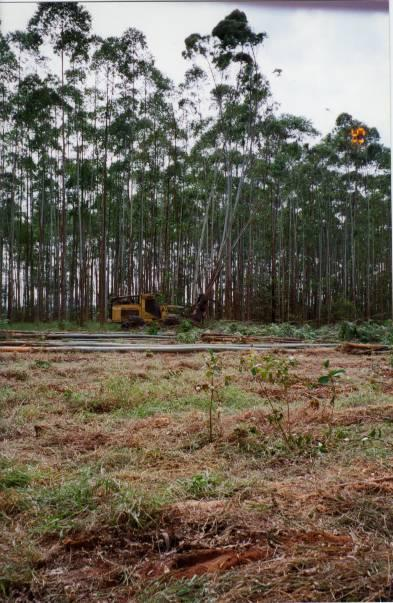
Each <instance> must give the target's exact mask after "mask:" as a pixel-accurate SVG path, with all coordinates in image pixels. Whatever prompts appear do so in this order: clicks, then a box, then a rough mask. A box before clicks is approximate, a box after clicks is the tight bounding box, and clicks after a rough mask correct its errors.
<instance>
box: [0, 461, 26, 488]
mask: <svg viewBox="0 0 393 603" xmlns="http://www.w3.org/2000/svg"><path fill="white" fill-rule="evenodd" d="M30 481H31V477H30V474H29V473H28V472H27V471H26V470H24V469H20V468H18V467H14V466H12V465H9V464H6V463H1V464H0V490H5V489H6V488H25V487H26V486H28V485H29V483H30Z"/></svg>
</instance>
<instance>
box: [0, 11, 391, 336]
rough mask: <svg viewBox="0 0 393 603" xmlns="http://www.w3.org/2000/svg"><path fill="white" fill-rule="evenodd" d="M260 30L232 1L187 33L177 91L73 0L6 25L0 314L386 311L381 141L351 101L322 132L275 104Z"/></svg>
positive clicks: (385, 160) (0, 76)
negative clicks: (146, 303)
mask: <svg viewBox="0 0 393 603" xmlns="http://www.w3.org/2000/svg"><path fill="white" fill-rule="evenodd" d="M267 34H268V32H267V33H265V32H257V33H256V32H254V31H253V30H252V28H251V26H250V25H249V23H248V20H247V16H246V14H245V13H244V12H242V11H240V10H238V9H236V10H233V11H232V12H231V13H230V14H229V15H228V16H226V17H225V18H223V19H222V20H221V21H220V22H218V23H217V25H216V26H215V27H214V29H213V30H212V32H210V33H209V32H201V33H193V32H192V29H191V28H190V32H189V36H188V37H187V38H186V39H185V43H184V51H183V58H184V62H185V65H186V67H187V69H186V72H185V77H184V81H182V82H181V83H180V84H179V85H175V84H174V83H173V82H172V81H170V79H168V77H166V76H165V75H164V74H163V73H162V72H160V70H159V69H158V68H157V67H156V66H155V61H154V57H153V56H152V54H151V53H150V51H149V48H148V47H147V43H146V39H145V36H144V34H143V32H141V31H138V30H136V29H134V28H133V27H132V26H130V27H128V28H127V29H125V31H124V33H123V34H122V35H120V36H117V37H115V36H111V37H107V38H101V37H99V36H97V35H95V34H94V32H93V31H92V19H91V15H90V14H89V12H88V10H86V9H85V8H84V7H83V6H81V5H79V4H78V3H71V2H64V3H56V2H47V3H40V4H38V5H37V9H36V12H35V14H34V16H33V17H32V18H31V19H30V21H29V23H28V25H27V28H26V30H25V31H15V32H12V33H9V34H7V35H5V34H0V36H1V37H0V53H1V59H0V110H1V132H0V154H1V158H0V165H1V193H0V195H1V196H0V292H1V295H0V316H3V317H4V318H8V319H9V320H43V321H45V320H60V321H62V320H65V319H69V320H77V321H79V322H80V323H81V324H82V323H83V322H84V321H86V320H90V319H93V318H98V319H99V320H100V321H101V322H103V321H104V320H106V318H107V315H108V299H109V297H110V295H127V294H128V295H131V294H137V293H139V292H144V291H151V292H156V293H158V292H159V293H160V294H161V296H162V298H163V299H164V300H166V301H167V302H168V303H172V304H183V305H186V304H192V303H194V302H195V300H196V298H197V296H198V295H199V294H200V293H201V292H207V293H208V294H209V296H210V300H211V302H210V304H211V312H212V313H213V314H214V315H215V316H216V317H224V318H227V319H233V320H264V321H269V322H270V321H272V322H275V321H290V320H298V321H304V320H316V321H318V322H319V323H323V322H329V321H334V320H339V319H355V318H361V319H370V318H376V319H382V318H386V317H388V316H389V315H390V314H391V311H392V308H391V279H390V264H391V250H390V238H391V228H390V149H388V148H387V147H386V146H384V145H383V144H382V143H381V140H380V136H379V133H378V131H377V130H376V128H374V127H373V124H365V123H364V122H363V121H362V119H361V117H362V116H361V115H359V116H352V115H349V114H348V113H346V112H345V108H343V112H342V113H341V114H339V115H337V118H336V122H335V127H334V129H333V130H332V131H331V132H330V133H329V134H327V135H325V136H323V137H322V136H321V135H320V133H319V132H317V131H316V129H315V127H314V126H313V124H312V123H311V121H310V120H309V119H308V118H307V116H301V115H290V114H283V113H281V112H280V107H279V106H278V104H277V103H276V102H275V100H274V98H273V96H272V93H271V89H270V85H269V80H268V78H267V75H266V74H264V73H263V70H262V68H261V65H263V45H264V41H265V38H266V36H267ZM273 42H274V41H273ZM284 75H285V74H284ZM270 76H271V77H283V75H281V72H280V69H276V70H275V72H274V73H273V74H270ZM308 93H309V92H308V91H306V90H305V94H308ZM358 126H362V127H364V128H365V130H366V137H365V144H363V145H354V144H353V143H352V141H351V130H352V128H354V127H358Z"/></svg>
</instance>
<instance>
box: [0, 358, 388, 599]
mask: <svg viewBox="0 0 393 603" xmlns="http://www.w3.org/2000/svg"><path fill="white" fill-rule="evenodd" d="M291 354H292V355H293V356H294V358H295V360H296V361H297V364H296V366H294V367H293V368H292V369H291V373H292V374H293V381H292V384H291V386H290V387H289V388H288V390H287V391H282V388H280V387H279V386H278V385H277V384H275V383H272V384H264V385H261V384H260V383H258V382H257V381H256V380H255V379H253V378H252V375H251V373H250V372H249V371H247V370H242V371H239V362H240V355H239V353H234V352H225V353H222V354H220V355H219V359H220V362H221V364H222V374H221V375H218V376H217V385H218V388H219V394H220V396H221V399H222V409H221V418H220V420H219V421H218V420H217V419H216V420H215V422H214V428H215V432H214V440H213V442H211V443H210V442H209V437H208V436H209V432H208V426H207V418H208V413H207V408H208V401H207V397H208V392H207V391H205V390H204V389H203V384H204V383H205V382H206V380H207V377H206V366H205V361H206V354H203V353H195V354H187V356H186V357H182V356H181V355H176V354H161V355H159V354H156V355H153V354H152V353H146V354H145V353H139V354H138V353H130V354H117V353H107V354H105V353H95V354H89V355H85V354H80V353H72V352H68V353H51V354H50V353H45V352H42V353H41V352H37V353H34V354H23V353H4V354H2V355H0V524H1V525H0V600H5V601H13V602H14V601H31V600H33V601H43V602H44V601H45V602H46V601H51V602H56V603H58V602H62V601H106V602H109V601H113V602H115V601H116V602H123V601H124V602H125V601H136V602H140V603H146V602H150V601H151V602H153V601H154V602H164V601H165V602H168V601H169V602H175V601H176V602H178V601H179V602H180V601H181V602H183V601H184V602H186V601H189V602H196V601H225V602H238V601H266V602H267V601H269V602H272V601H274V602H277V601H391V600H393V581H392V577H393V574H392V566H393V549H392V533H393V506H392V504H391V501H392V494H393V471H392V459H393V367H392V362H391V357H390V355H389V354H381V355H377V356H352V355H348V354H344V353H341V352H338V351H335V350H331V349H330V350H327V349H322V348H321V349H320V350H312V351H304V350H302V351H297V352H291ZM261 358H262V355H261ZM277 358H281V359H283V360H284V359H285V358H288V354H286V353H285V352H280V353H277ZM326 359H329V360H330V368H333V369H336V368H337V369H338V368H341V369H344V370H345V373H344V374H342V376H341V377H340V378H337V399H336V403H335V409H334V414H333V416H332V413H331V409H332V407H331V406H330V404H329V400H330V399H331V396H332V388H331V385H329V384H327V385H323V384H320V383H319V382H318V378H319V377H320V375H322V374H324V373H326V371H327V369H326V368H324V367H323V362H324V361H325V360H326ZM243 369H244V365H243ZM224 375H226V376H229V377H230V380H228V379H227V382H228V381H229V385H227V386H224V384H223V383H224ZM201 386H202V389H201ZM267 400H273V401H275V403H277V404H281V401H282V403H283V407H284V409H285V417H286V412H287V405H286V403H288V407H289V408H290V423H291V426H290V429H291V435H292V438H293V442H296V445H295V444H294V445H293V446H292V447H290V448H288V446H286V445H285V441H284V440H283V439H282V438H280V437H279V435H278V432H277V426H276V425H275V424H274V422H273V423H272V422H271V421H269V420H268V414H269V406H268V405H267ZM285 420H286V419H285ZM285 428H286V429H287V428H288V425H286V423H285Z"/></svg>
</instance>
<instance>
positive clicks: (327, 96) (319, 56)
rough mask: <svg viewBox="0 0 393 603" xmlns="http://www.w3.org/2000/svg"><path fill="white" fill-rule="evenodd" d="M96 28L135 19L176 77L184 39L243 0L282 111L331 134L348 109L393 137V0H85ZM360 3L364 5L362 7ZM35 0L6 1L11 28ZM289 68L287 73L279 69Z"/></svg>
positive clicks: (117, 29) (2, 11)
mask: <svg viewBox="0 0 393 603" xmlns="http://www.w3.org/2000/svg"><path fill="white" fill-rule="evenodd" d="M85 6H86V8H87V9H88V10H89V11H90V13H91V15H92V17H93V29H94V31H95V33H97V34H99V35H101V36H106V35H119V34H121V33H122V32H123V31H124V30H125V29H127V28H128V27H135V28H137V29H139V30H141V31H142V32H143V33H144V34H145V35H146V38H147V42H148V44H149V48H150V50H151V51H152V53H153V55H154V57H155V59H156V64H157V66H158V67H159V68H160V69H161V70H162V71H163V72H164V73H165V74H166V75H168V76H170V77H171V78H172V79H173V80H174V81H175V82H176V83H179V82H180V81H181V80H182V77H183V75H184V72H185V69H186V68H187V63H186V61H185V60H184V59H183V58H182V57H181V51H182V50H183V47H184V39H185V38H186V37H187V36H188V35H189V34H190V33H194V32H198V33H201V34H206V33H210V32H211V30H212V28H213V27H214V26H215V25H216V24H217V22H218V21H219V20H221V19H222V18H223V17H225V16H226V15H227V14H228V13H230V12H231V11H232V10H234V9H235V8H239V9H241V10H243V11H244V12H245V13H246V14H247V17H248V20H249V22H250V24H251V27H252V28H253V29H254V31H257V32H260V31H265V32H266V33H267V34H268V38H267V40H266V41H265V42H264V45H263V48H262V49H261V51H260V52H259V55H258V56H259V61H260V65H261V68H262V70H263V72H264V74H265V75H266V76H267V77H268V79H269V80H270V83H271V87H272V92H273V97H274V99H275V100H276V101H278V102H279V103H280V104H281V111H282V112H286V113H294V114H297V115H304V116H305V117H308V118H310V119H311V120H312V122H313V124H314V125H315V127H316V128H317V129H318V130H319V131H321V132H322V134H326V133H327V132H328V131H329V130H330V129H331V128H332V127H333V125H334V121H335V118H336V117H337V115H338V114H339V113H342V112H343V111H345V112H347V113H350V114H351V115H353V116H354V117H356V118H357V119H359V120H362V121H364V122H365V123H366V124H368V125H369V126H375V127H377V128H378V130H379V132H380V134H381V137H382V140H383V142H384V143H385V144H388V145H390V111H389V106H390V98H389V94H390V91H389V90H390V88H389V77H390V68H389V16H388V11H387V2H386V0H357V2H350V1H349V0H346V1H344V2H342V1H341V2H335V1H334V0H333V1H331V2H329V3H327V2H311V1H310V0H308V1H307V2H306V1H304V0H303V2H299V3H293V2H285V1H282V2H277V0H276V1H275V2H272V1H270V2H251V1H249V2H165V3H160V2H146V3H144V2H140V3H133V2H129V3H124V2H121V3H120V2H101V3H88V4H85ZM355 6H357V9H355V8H354V7H355ZM34 10H35V5H34V4H31V3H30V4H27V3H23V2H21V3H14V4H11V3H7V2H0V15H1V20H2V29H3V31H4V32H7V31H12V30H15V29H24V28H25V27H26V25H27V22H28V20H29V18H30V17H31V16H32V14H33V13H34ZM275 68H280V69H282V70H283V71H282V75H281V77H276V76H275V75H273V70H274V69H275Z"/></svg>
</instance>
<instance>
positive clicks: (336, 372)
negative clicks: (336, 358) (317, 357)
mask: <svg viewBox="0 0 393 603" xmlns="http://www.w3.org/2000/svg"><path fill="white" fill-rule="evenodd" d="M322 366H323V368H325V369H326V370H327V372H326V373H324V374H323V375H321V376H320V377H319V378H318V383H319V384H320V385H326V386H328V387H330V390H331V397H330V400H329V404H330V407H331V414H330V418H329V430H330V432H331V431H332V422H333V414H334V406H335V402H336V398H337V390H336V385H337V379H339V378H340V377H341V376H342V375H344V373H345V370H344V369H341V368H339V369H332V368H330V360H329V359H327V360H325V361H324V362H323V364H322Z"/></svg>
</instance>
